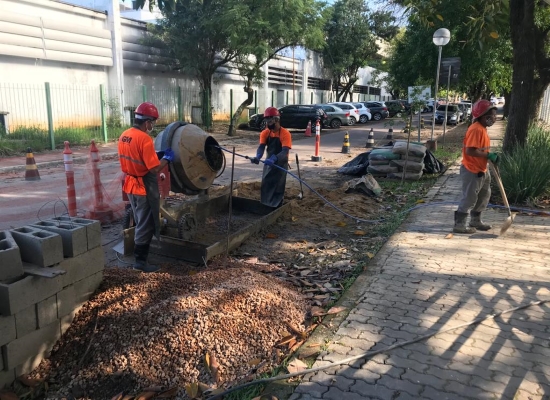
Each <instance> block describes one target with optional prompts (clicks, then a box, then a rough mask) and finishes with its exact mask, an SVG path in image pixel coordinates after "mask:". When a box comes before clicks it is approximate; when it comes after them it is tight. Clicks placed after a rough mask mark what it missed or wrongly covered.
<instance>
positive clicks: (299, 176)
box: [296, 153, 304, 197]
mask: <svg viewBox="0 0 550 400" xmlns="http://www.w3.org/2000/svg"><path fill="white" fill-rule="evenodd" d="M296 169H297V170H298V178H299V179H300V193H301V194H302V197H304V188H303V186H302V177H301V175H300V161H298V153H296Z"/></svg>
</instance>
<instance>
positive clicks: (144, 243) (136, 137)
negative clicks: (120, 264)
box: [118, 103, 174, 272]
mask: <svg viewBox="0 0 550 400" xmlns="http://www.w3.org/2000/svg"><path fill="white" fill-rule="evenodd" d="M158 117H159V113H158V110H157V108H156V107H155V105H154V104H152V103H141V104H140V105H139V106H138V107H137V108H136V111H135V118H134V125H133V126H132V127H131V128H130V129H128V130H126V131H124V132H123V133H122V135H120V138H119V139H118V159H119V161H120V168H121V169H122V172H124V173H125V174H126V177H125V180H124V186H123V189H122V190H123V191H124V192H125V193H127V194H128V198H129V200H130V205H131V207H132V211H133V212H134V221H135V224H136V227H135V235H134V257H135V260H136V261H135V264H134V269H137V270H140V271H142V272H155V271H158V270H159V267H157V266H155V265H150V264H149V263H148V262H147V258H148V256H149V245H150V244H151V240H152V239H153V235H154V236H156V237H157V238H158V237H159V234H160V220H159V211H160V194H159V188H158V183H157V173H158V172H159V171H160V170H161V169H162V168H164V166H166V164H168V163H170V162H171V161H173V159H174V153H173V151H172V150H171V149H170V148H168V149H166V150H165V151H164V152H160V153H159V154H157V153H156V152H155V147H154V144H153V139H152V138H151V136H150V134H151V133H152V132H153V128H154V127H155V122H156V120H157V119H158ZM159 158H160V160H159Z"/></svg>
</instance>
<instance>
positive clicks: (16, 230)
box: [14, 228, 34, 233]
mask: <svg viewBox="0 0 550 400" xmlns="http://www.w3.org/2000/svg"><path fill="white" fill-rule="evenodd" d="M14 231H15V232H21V233H32V232H34V229H31V228H17V229H14Z"/></svg>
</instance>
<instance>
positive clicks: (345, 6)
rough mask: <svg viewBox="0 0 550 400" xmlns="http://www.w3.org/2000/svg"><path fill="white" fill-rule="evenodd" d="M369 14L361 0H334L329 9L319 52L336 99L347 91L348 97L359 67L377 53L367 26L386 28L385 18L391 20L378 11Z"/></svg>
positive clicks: (369, 27) (342, 96)
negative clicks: (324, 42)
mask: <svg viewBox="0 0 550 400" xmlns="http://www.w3.org/2000/svg"><path fill="white" fill-rule="evenodd" d="M370 17H371V15H370V14H369V9H368V7H367V5H366V4H365V2H364V0H338V1H337V2H336V3H335V4H334V5H333V6H332V8H331V9H330V10H329V16H328V18H327V23H326V26H325V33H326V45H325V47H324V48H323V51H322V53H323V59H324V61H325V65H326V66H327V67H328V69H329V70H330V72H331V75H332V82H333V90H335V91H336V99H337V100H339V101H340V100H345V99H346V97H347V95H348V94H349V95H350V98H351V93H352V90H353V85H354V84H355V82H357V79H358V77H357V72H358V71H359V68H362V67H365V66H367V65H368V62H369V60H372V59H374V58H376V57H377V52H378V50H379V46H378V45H377V44H376V37H375V35H374V33H373V31H372V30H371V29H374V28H377V29H380V30H383V29H387V22H388V21H390V20H391V18H389V17H387V16H386V19H384V17H383V16H381V15H380V16H377V19H376V20H375V19H371V18H370ZM384 33H385V34H388V32H387V31H384Z"/></svg>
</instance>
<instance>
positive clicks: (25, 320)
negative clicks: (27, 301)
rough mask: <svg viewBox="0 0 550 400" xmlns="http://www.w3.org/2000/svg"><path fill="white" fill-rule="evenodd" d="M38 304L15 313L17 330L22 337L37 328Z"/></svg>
mask: <svg viewBox="0 0 550 400" xmlns="http://www.w3.org/2000/svg"><path fill="white" fill-rule="evenodd" d="M37 325H38V322H37V318H36V304H33V305H32V306H29V307H27V308H25V309H23V310H21V311H19V312H18V313H15V331H16V332H17V338H21V337H23V336H25V335H28V334H29V333H31V332H33V331H35V330H36V329H37Z"/></svg>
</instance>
